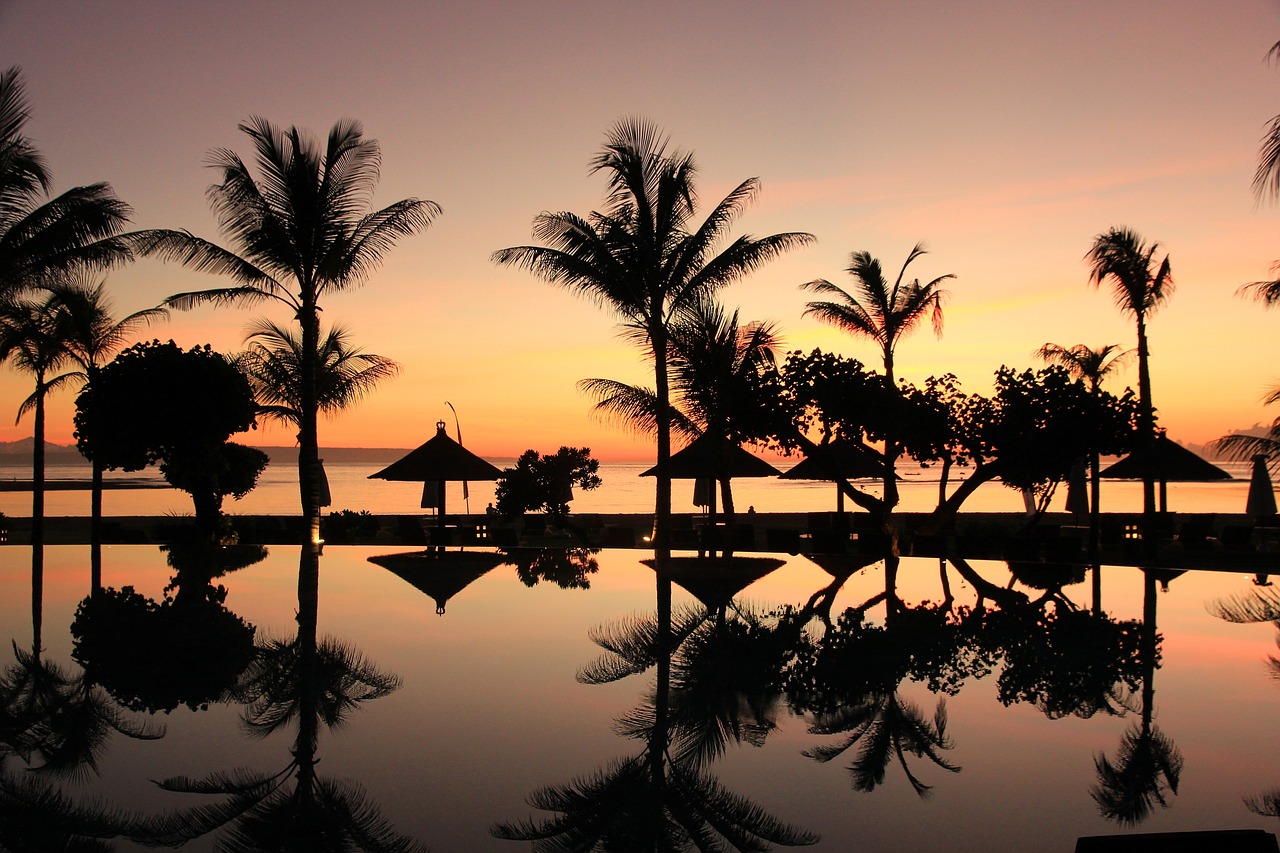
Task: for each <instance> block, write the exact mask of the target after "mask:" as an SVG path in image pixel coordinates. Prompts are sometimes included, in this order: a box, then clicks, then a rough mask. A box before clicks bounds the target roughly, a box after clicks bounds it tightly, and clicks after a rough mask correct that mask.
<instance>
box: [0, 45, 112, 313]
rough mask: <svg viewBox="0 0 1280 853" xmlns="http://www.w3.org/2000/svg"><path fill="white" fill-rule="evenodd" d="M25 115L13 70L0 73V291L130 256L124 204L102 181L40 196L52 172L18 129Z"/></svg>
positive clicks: (27, 114) (16, 73)
mask: <svg viewBox="0 0 1280 853" xmlns="http://www.w3.org/2000/svg"><path fill="white" fill-rule="evenodd" d="M30 115H31V113H30V109H29V108H28V106H27V100H26V92H25V87H24V85H23V82H22V76H21V74H20V73H19V71H18V69H17V68H9V69H7V70H5V71H3V72H0V296H9V295H12V294H14V293H19V292H21V291H24V290H27V289H30V288H32V287H37V286H40V285H42V284H45V283H47V282H48V281H50V280H51V279H53V278H56V277H57V276H60V275H62V274H65V273H67V272H69V271H74V270H79V269H84V268H103V267H107V266H111V265H113V264H117V263H120V262H122V261H127V260H129V259H130V258H131V257H132V256H133V255H132V252H131V251H130V248H129V243H128V240H127V239H126V238H124V237H123V236H122V235H121V234H120V229H121V228H123V227H124V225H125V223H127V222H128V221H129V213H130V210H129V206H128V205H126V204H125V203H124V202H122V201H120V200H119V199H118V198H116V197H115V195H114V193H113V192H112V190H111V187H110V186H109V185H108V184H105V183H98V184H91V185H88V186H83V187H74V188H72V189H69V190H67V191H66V192H64V193H62V194H61V195H58V196H56V197H54V198H48V193H49V191H50V189H51V188H52V185H53V182H52V178H51V176H50V173H49V170H48V169H47V167H46V166H45V163H44V159H43V158H42V157H41V156H40V153H39V151H37V150H36V148H35V146H34V145H33V144H32V143H31V141H30V140H29V139H28V138H27V136H26V134H25V125H26V123H27V119H28V118H29V117H30Z"/></svg>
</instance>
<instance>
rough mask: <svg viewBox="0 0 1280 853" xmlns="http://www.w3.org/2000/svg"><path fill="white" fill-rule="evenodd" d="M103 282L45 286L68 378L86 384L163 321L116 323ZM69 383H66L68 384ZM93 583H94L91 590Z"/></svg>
mask: <svg viewBox="0 0 1280 853" xmlns="http://www.w3.org/2000/svg"><path fill="white" fill-rule="evenodd" d="M106 284H107V283H106V281H99V282H98V283H97V284H91V283H90V282H89V281H88V280H86V279H84V278H83V277H72V278H68V279H64V280H61V281H57V282H55V283H53V284H51V285H49V293H50V294H52V296H53V302H52V305H53V306H54V309H55V312H56V315H57V321H56V322H57V326H58V337H59V338H60V340H61V342H62V345H63V347H65V349H66V352H67V358H68V360H69V361H70V362H72V363H74V364H76V365H78V366H79V368H80V370H79V371H78V372H76V373H74V374H72V376H75V377H77V378H79V379H81V380H82V381H85V382H90V381H92V380H93V378H94V376H95V375H96V374H97V372H98V371H99V370H100V369H101V368H102V366H103V365H104V364H106V362H107V360H108V359H109V358H111V357H112V356H113V355H115V353H116V352H118V351H119V350H120V349H121V348H123V347H124V345H125V344H126V343H127V342H129V341H130V340H131V339H132V338H133V335H134V332H136V331H137V329H138V328H139V327H141V326H144V325H148V324H150V323H153V322H155V321H157V320H161V319H164V318H167V317H168V316H169V312H168V311H166V310H165V309H163V308H145V309H143V310H141V311H135V312H133V313H132V314H130V315H128V316H127V317H124V318H122V319H120V320H116V319H115V318H114V317H113V316H112V314H113V312H112V308H111V300H110V299H109V298H108V296H107V293H106ZM68 381H69V380H68ZM102 472H103V466H102V464H101V463H100V462H98V461H96V460H95V461H94V462H93V483H92V491H91V495H90V500H89V504H90V537H89V538H90V539H91V540H92V541H93V542H101V538H102V537H101V528H102ZM96 586H97V581H96V580H95V581H94V588H96Z"/></svg>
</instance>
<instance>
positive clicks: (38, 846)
mask: <svg viewBox="0 0 1280 853" xmlns="http://www.w3.org/2000/svg"><path fill="white" fill-rule="evenodd" d="M32 550H33V552H35V553H36V554H41V553H42V549H41V548H40V547H38V546H37V547H35V548H33V549H32ZM32 562H33V583H32V635H33V644H32V650H31V652H29V653H28V652H25V651H23V650H22V649H20V648H18V646H17V644H16V643H15V644H14V646H13V652H14V657H15V663H14V664H12V665H10V666H9V667H7V668H6V669H5V670H3V672H0V849H4V850H99V849H103V850H105V849H110V848H108V847H107V846H106V845H105V842H103V841H101V839H108V838H116V837H127V838H130V839H132V840H135V841H151V840H153V839H155V838H156V837H157V836H159V835H162V834H163V833H165V832H166V831H167V829H166V825H165V822H164V819H161V818H156V819H148V818H142V817H139V816H137V815H132V814H127V813H125V812H123V811H121V810H119V809H117V808H114V807H112V806H109V805H107V804H106V803H105V802H103V801H101V800H95V801H86V802H78V803H77V802H73V801H72V800H70V799H69V798H68V797H66V796H65V795H64V794H63V793H62V792H61V791H59V790H58V789H57V788H56V787H54V786H53V785H51V784H48V783H47V782H46V781H45V780H43V779H41V778H39V777H40V775H43V774H52V775H57V776H64V777H72V778H74V777H77V776H80V775H82V774H84V773H90V772H92V773H96V772H97V766H98V764H97V763H98V758H99V757H100V756H101V754H102V752H103V750H104V749H105V748H106V745H107V742H108V740H109V739H110V736H111V734H112V733H113V732H118V733H120V734H123V735H125V736H126V737H131V738H136V739H141V740H153V739H156V738H160V737H163V735H164V727H163V726H154V725H150V724H148V723H146V722H138V721H137V720H135V719H133V718H131V717H128V716H126V715H125V714H123V713H122V712H121V709H120V707H119V706H118V705H117V704H116V703H115V702H113V701H112V700H111V699H110V698H109V697H108V696H107V695H106V693H104V692H103V690H102V689H100V688H99V687H97V686H96V685H94V684H93V683H92V682H91V681H90V680H89V679H88V678H86V677H85V676H84V674H80V675H78V676H74V675H71V674H69V673H67V672H66V671H64V670H63V669H62V668H61V667H59V666H57V665H55V664H51V663H49V662H46V661H44V660H43V659H42V658H41V642H40V639H41V638H40V625H41V618H40V614H41V609H42V604H43V602H42V594H43V582H42V581H43V578H42V574H43V560H42V559H41V558H40V557H35V558H33V561H32ZM15 758H16V759H20V760H21V762H22V763H23V765H24V769H23V770H22V771H20V772H19V773H18V774H11V773H10V772H9V762H10V760H11V759H15ZM28 771H35V773H31V772H28Z"/></svg>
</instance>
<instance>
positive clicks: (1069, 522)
mask: <svg viewBox="0 0 1280 853" xmlns="http://www.w3.org/2000/svg"><path fill="white" fill-rule="evenodd" d="M896 518H897V520H898V522H899V530H900V534H899V542H898V552H899V554H900V555H901V556H917V557H935V558H937V557H955V556H960V557H964V558H966V559H975V560H990V559H995V560H1007V561H1016V562H1031V563H1072V564H1079V563H1084V562H1086V552H1085V545H1086V543H1087V540H1088V528H1087V524H1084V525H1082V524H1081V523H1080V520H1079V519H1077V518H1074V517H1072V516H1070V515H1068V514H1066V513H1048V514H1045V515H1044V516H1042V517H1041V518H1040V519H1039V520H1038V521H1037V523H1036V524H1035V525H1034V526H1033V527H1031V528H1030V529H1028V528H1027V522H1028V517H1027V516H1025V515H1021V514H1017V513H961V514H960V515H958V516H957V517H956V521H955V526H954V530H951V531H948V532H945V533H942V534H925V533H922V532H920V531H921V530H922V529H923V525H924V522H925V520H926V519H927V518H928V515H927V514H924V513H902V514H900V515H898V516H896ZM447 520H448V521H449V522H450V525H449V528H448V530H449V533H448V534H447V539H446V540H445V541H446V542H447V544H449V545H454V546H475V547H484V546H491V547H492V546H496V547H504V548H506V547H537V548H554V547H570V546H576V545H581V544H582V543H583V541H584V540H585V543H586V544H588V545H589V546H591V547H601V548H636V549H646V548H647V547H648V546H647V540H646V537H647V535H648V534H649V532H650V531H651V529H652V520H653V516H652V514H651V513H632V514H604V515H582V516H570V521H571V522H572V524H573V526H575V527H576V529H577V531H578V533H579V536H578V537H575V536H574V535H572V534H570V533H568V532H567V531H557V530H550V529H547V527H546V523H545V519H544V518H543V517H541V516H537V515H534V516H527V517H526V518H525V519H523V520H517V521H514V522H505V523H504V522H502V521H501V520H498V519H494V518H486V517H485V516H483V515H479V516H456V517H455V516H450V517H449V518H448V519H447ZM5 521H6V522H7V524H8V530H7V535H6V537H5V542H6V543H7V544H13V545H26V544H29V543H30V541H31V539H30V536H31V519H30V518H7V519H5ZM190 521H191V520H190V518H189V517H183V516H118V517H110V518H104V519H103V543H104V544H111V545H115V544H146V543H150V544H163V543H164V542H167V541H170V540H171V539H172V538H174V537H175V535H181V531H182V530H183V529H185V528H187V527H189V525H190ZM1140 521H1141V516H1140V515H1139V514H1121V513H1104V514H1103V516H1102V543H1103V544H1102V551H1101V554H1100V560H1099V561H1100V562H1101V563H1104V564H1107V565H1133V566H1140V565H1143V566H1149V567H1160V568H1173V569H1178V568H1182V569H1218V570H1223V571H1243V572H1249V573H1259V572H1261V573H1280V528H1271V527H1265V528H1263V527H1259V528H1255V526H1254V524H1253V521H1252V519H1250V518H1249V517H1248V516H1246V515H1243V514H1223V513H1215V514H1197V513H1179V514H1177V515H1176V516H1171V517H1169V518H1167V519H1164V522H1163V525H1164V528H1165V532H1164V533H1163V534H1162V535H1161V536H1160V538H1159V539H1158V540H1157V549H1156V557H1155V559H1154V561H1153V560H1152V559H1151V557H1150V554H1149V553H1148V549H1146V548H1144V547H1143V544H1144V543H1143V542H1142V540H1141V538H1140V535H1141V534H1140V533H1138V532H1137V531H1138V530H1139V529H1140V528H1138V527H1137V525H1138V523H1139V522H1140ZM344 522H345V523H344ZM232 523H233V525H234V527H235V529H236V530H237V532H238V533H239V535H240V541H241V542H243V543H248V544H261V545H291V544H296V543H297V542H299V541H300V538H301V536H300V532H301V525H300V519H299V518H297V517H289V516H247V515H246V516H232ZM846 525H847V526H843V527H842V526H841V525H840V523H839V521H838V520H837V518H836V516H835V515H834V513H754V514H749V515H747V514H740V515H739V516H738V522H737V530H736V531H735V536H734V546H735V547H734V550H735V551H736V552H739V553H742V552H767V553H787V554H800V553H812V554H848V555H859V556H879V555H881V554H883V553H884V551H885V549H886V547H887V538H886V537H885V536H884V535H883V534H881V533H880V532H879V531H877V530H875V529H873V528H871V527H869V526H867V516H866V515H865V514H851V515H849V516H848V517H847V521H846ZM435 526H436V523H435V520H434V519H433V518H431V517H429V516H421V515H381V516H362V517H360V518H358V519H357V518H352V517H350V516H348V517H346V518H344V517H342V516H327V517H326V518H325V528H324V535H325V539H326V545H327V546H330V547H332V546H342V545H348V544H349V545H379V546H395V545H399V546H425V545H427V544H429V543H432V542H433V539H432V538H431V537H434V536H435V535H436V531H435V529H434V528H435ZM706 530H707V528H706V526H705V519H704V518H703V517H701V516H695V515H689V514H679V515H677V516H676V517H675V519H674V530H673V539H674V541H673V546H674V548H675V549H676V550H692V551H697V550H699V549H700V547H701V546H703V545H705V544H706V543H707V542H708V541H715V542H717V543H718V541H719V539H722V538H723V537H724V533H725V532H724V530H723V528H721V529H720V530H719V531H717V533H718V534H719V536H718V538H714V539H710V540H709V539H708V538H707V532H706ZM89 538H90V536H89V519H88V518H87V517H83V516H75V517H67V516H53V517H48V518H46V519H45V535H44V541H45V544H46V545H87V544H89Z"/></svg>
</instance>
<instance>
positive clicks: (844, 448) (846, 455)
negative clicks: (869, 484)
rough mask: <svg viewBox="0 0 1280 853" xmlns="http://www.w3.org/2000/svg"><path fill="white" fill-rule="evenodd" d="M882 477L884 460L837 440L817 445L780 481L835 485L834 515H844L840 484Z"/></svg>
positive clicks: (858, 444) (860, 446)
mask: <svg viewBox="0 0 1280 853" xmlns="http://www.w3.org/2000/svg"><path fill="white" fill-rule="evenodd" d="M883 476H884V458H883V457H881V456H880V454H878V453H876V452H875V451H874V450H872V449H871V448H869V447H867V446H866V445H865V444H863V443H862V442H860V441H849V440H847V439H843V438H837V439H836V440H835V441H833V442H831V443H830V444H819V445H817V446H816V447H815V448H814V449H813V452H811V453H810V454H809V455H808V456H806V457H805V458H804V459H802V460H800V461H799V462H797V463H796V464H795V465H794V466H792V468H791V469H790V470H788V471H787V472H786V473H785V474H782V475H781V477H780V479H783V480H830V481H832V482H833V483H835V484H836V511H837V512H844V492H843V491H842V490H841V489H840V483H842V482H843V481H845V480H862V479H869V478H872V477H883Z"/></svg>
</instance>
